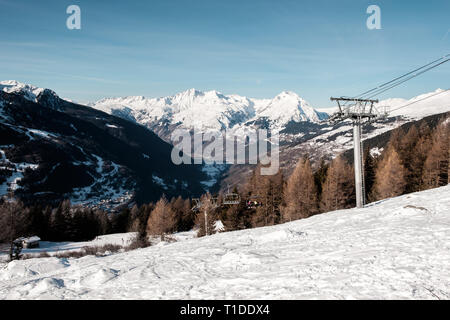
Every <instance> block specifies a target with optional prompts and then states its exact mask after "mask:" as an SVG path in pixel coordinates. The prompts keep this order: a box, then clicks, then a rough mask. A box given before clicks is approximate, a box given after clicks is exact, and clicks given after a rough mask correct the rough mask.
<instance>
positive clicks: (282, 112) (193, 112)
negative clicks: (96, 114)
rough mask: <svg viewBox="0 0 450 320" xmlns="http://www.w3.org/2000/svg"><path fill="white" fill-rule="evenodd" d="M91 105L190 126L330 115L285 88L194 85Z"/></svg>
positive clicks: (274, 122)
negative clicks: (261, 90) (250, 92)
mask: <svg viewBox="0 0 450 320" xmlns="http://www.w3.org/2000/svg"><path fill="white" fill-rule="evenodd" d="M91 105H92V106H93V107H94V108H97V109H100V110H103V111H106V112H109V113H115V114H116V115H120V114H122V115H126V117H127V118H132V119H135V120H136V121H138V122H140V123H141V124H145V125H150V126H151V127H153V126H155V125H157V126H159V124H158V122H159V121H161V120H164V121H165V123H166V124H167V123H169V124H177V126H181V127H184V128H189V129H192V128H203V129H213V130H222V129H230V128H234V127H236V126H242V125H245V123H247V122H248V121H251V122H255V121H257V120H258V119H259V118H265V119H266V120H267V121H268V122H269V123H270V125H274V126H276V127H277V128H278V127H282V126H284V125H285V124H287V123H288V122H289V121H291V120H293V121H312V122H317V121H319V120H321V119H322V118H326V117H327V114H326V113H319V112H316V111H315V110H314V109H313V108H312V107H311V106H310V105H309V103H308V102H306V101H305V100H304V99H302V98H301V97H299V96H298V95H297V94H296V93H295V92H291V91H283V92H281V93H280V94H278V95H277V96H276V97H275V98H273V99H253V98H247V97H243V96H239V95H237V94H232V95H225V94H223V93H221V92H219V91H216V90H210V91H200V90H197V89H194V88H192V89H188V90H185V91H183V92H180V93H177V94H175V95H173V96H168V97H161V98H153V99H150V98H144V99H140V98H139V99H137V98H136V97H133V98H130V97H128V98H115V99H103V100H100V101H98V102H96V103H94V104H91ZM130 111H131V113H133V114H132V117H130Z"/></svg>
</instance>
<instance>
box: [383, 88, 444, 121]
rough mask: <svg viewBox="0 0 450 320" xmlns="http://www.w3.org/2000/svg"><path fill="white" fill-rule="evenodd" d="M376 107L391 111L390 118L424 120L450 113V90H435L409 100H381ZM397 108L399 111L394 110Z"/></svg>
mask: <svg viewBox="0 0 450 320" xmlns="http://www.w3.org/2000/svg"><path fill="white" fill-rule="evenodd" d="M378 106H380V107H382V106H387V107H388V109H387V110H388V111H389V110H392V112H390V115H391V116H406V117H410V118H416V119H417V118H424V117H426V116H430V115H433V114H437V113H443V112H448V111H450V90H443V89H436V90H435V91H433V92H428V93H424V94H421V95H419V96H417V97H413V98H411V99H409V100H407V99H400V98H396V99H387V100H382V101H380V102H379V103H378ZM400 107H401V108H400ZM397 108H400V109H398V110H396V109H397Z"/></svg>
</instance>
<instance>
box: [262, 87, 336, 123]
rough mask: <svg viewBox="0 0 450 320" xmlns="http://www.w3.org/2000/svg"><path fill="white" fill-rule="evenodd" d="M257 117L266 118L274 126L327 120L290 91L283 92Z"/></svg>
mask: <svg viewBox="0 0 450 320" xmlns="http://www.w3.org/2000/svg"><path fill="white" fill-rule="evenodd" d="M259 115H260V116H262V117H267V118H268V119H269V120H270V121H271V122H273V123H275V124H276V126H284V125H286V124H287V123H288V122H290V121H295V122H300V121H310V122H318V121H320V120H322V119H326V118H327V114H326V113H321V112H318V111H316V110H315V109H314V108H313V107H312V106H311V105H310V104H309V103H308V102H307V101H306V100H304V99H303V98H301V97H300V96H299V95H298V94H296V93H295V92H292V91H283V92H281V93H280V94H278V95H277V96H276V97H275V98H273V99H272V100H271V101H270V102H269V104H268V105H267V106H266V107H264V108H263V109H261V110H260V112H259Z"/></svg>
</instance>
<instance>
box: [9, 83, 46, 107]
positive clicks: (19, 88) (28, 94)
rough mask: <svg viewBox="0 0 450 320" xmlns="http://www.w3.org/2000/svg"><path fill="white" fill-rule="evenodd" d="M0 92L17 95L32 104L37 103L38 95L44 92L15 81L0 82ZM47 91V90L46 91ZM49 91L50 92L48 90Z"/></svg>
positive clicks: (41, 89)
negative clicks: (20, 95) (21, 95)
mask: <svg viewBox="0 0 450 320" xmlns="http://www.w3.org/2000/svg"><path fill="white" fill-rule="evenodd" d="M0 90H2V91H4V92H7V93H18V94H23V96H24V97H25V98H26V99H28V100H30V101H33V102H36V101H37V97H38V96H39V94H41V93H42V92H44V90H46V89H44V88H38V87H35V86H32V85H29V84H25V83H22V82H19V81H16V80H5V81H0ZM47 90H48V89H47ZM49 91H50V90H49Z"/></svg>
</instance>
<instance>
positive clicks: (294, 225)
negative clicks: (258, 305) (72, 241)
mask: <svg viewBox="0 0 450 320" xmlns="http://www.w3.org/2000/svg"><path fill="white" fill-rule="evenodd" d="M449 211H450V186H446V187H442V188H439V189H433V190H427V191H423V192H417V193H413V194H408V195H404V196H400V197H397V198H391V199H386V200H383V201H379V202H377V203H374V204H371V205H369V206H367V207H366V208H362V209H347V210H339V211H333V212H328V213H323V214H319V215H315V216H312V217H310V218H307V219H302V220H297V221H293V222H290V223H285V224H281V225H276V226H270V227H264V228H255V229H249V230H241V231H234V232H225V233H220V234H215V235H211V236H208V237H203V238H195V239H189V240H180V241H178V242H174V243H164V245H163V244H162V245H156V246H151V247H149V248H145V249H140V250H134V251H129V252H124V253H118V254H113V255H109V256H105V257H95V256H87V257H84V258H81V259H57V258H54V257H51V258H35V259H29V260H18V261H14V262H11V263H9V264H6V263H5V264H4V267H2V266H0V299H39V298H45V299H79V298H83V299H256V300H258V299H433V300H434V299H448V298H450V284H449V282H448V281H447V280H446V279H448V275H449V274H450V250H448V244H449V243H450V229H449V226H450V215H449V214H448V213H449ZM38 250H39V249H38ZM28 251H31V249H30V250H28Z"/></svg>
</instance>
